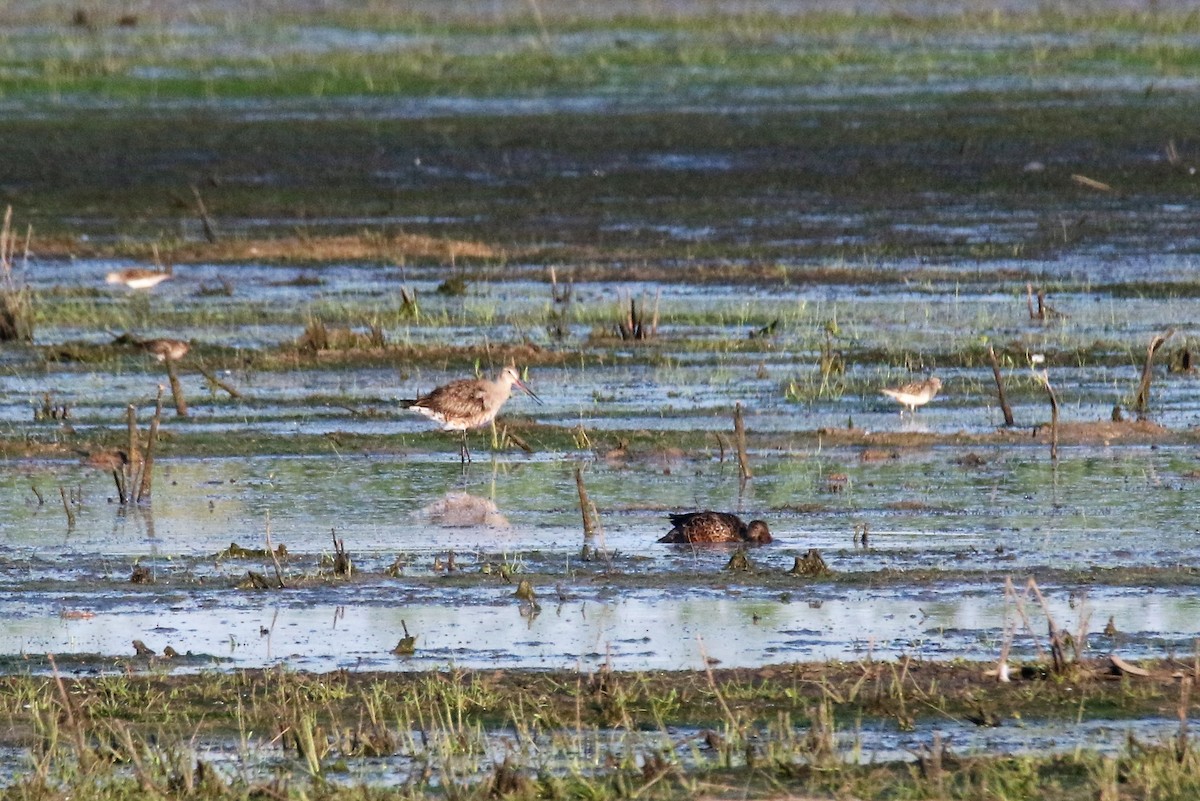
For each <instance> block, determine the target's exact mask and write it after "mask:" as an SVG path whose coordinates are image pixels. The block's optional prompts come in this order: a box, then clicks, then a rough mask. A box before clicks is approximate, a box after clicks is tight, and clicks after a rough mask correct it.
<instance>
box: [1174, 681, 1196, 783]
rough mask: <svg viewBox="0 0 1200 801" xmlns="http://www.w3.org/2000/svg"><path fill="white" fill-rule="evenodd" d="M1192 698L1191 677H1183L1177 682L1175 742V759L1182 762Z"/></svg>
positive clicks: (1186, 746) (1186, 742)
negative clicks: (1176, 735) (1177, 727)
mask: <svg viewBox="0 0 1200 801" xmlns="http://www.w3.org/2000/svg"><path fill="white" fill-rule="evenodd" d="M1191 698H1192V677H1191V676H1184V677H1183V678H1182V679H1181V680H1180V682H1179V708H1178V709H1177V711H1176V714H1177V715H1178V717H1179V736H1178V737H1177V738H1176V740H1175V758H1176V759H1177V760H1178V761H1179V762H1183V760H1184V758H1185V757H1186V756H1187V752H1188V707H1189V705H1190V704H1191Z"/></svg>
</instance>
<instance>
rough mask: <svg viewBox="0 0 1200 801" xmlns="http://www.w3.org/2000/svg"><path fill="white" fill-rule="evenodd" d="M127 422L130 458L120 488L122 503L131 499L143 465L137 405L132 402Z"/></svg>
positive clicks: (126, 411)
mask: <svg viewBox="0 0 1200 801" xmlns="http://www.w3.org/2000/svg"><path fill="white" fill-rule="evenodd" d="M125 424H126V427H127V428H128V429H129V450H128V451H126V453H128V455H129V460H128V461H127V462H126V463H125V475H124V476H123V478H124V480H123V481H122V482H120V483H121V486H120V488H119V492H120V496H121V498H120V500H121V505H122V506H123V505H125V504H127V503H129V501H130V495H131V494H132V493H133V488H134V486H135V485H136V484H137V476H138V471H139V470H140V469H141V466H142V449H141V445H140V443H139V438H138V425H137V407H136V406H134V405H133V404H132V403H131V404H129V405H128V406H126V407H125Z"/></svg>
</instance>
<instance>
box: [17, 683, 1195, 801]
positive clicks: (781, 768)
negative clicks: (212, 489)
mask: <svg viewBox="0 0 1200 801" xmlns="http://www.w3.org/2000/svg"><path fill="white" fill-rule="evenodd" d="M1158 667H1159V669H1160V672H1161V671H1162V669H1163V668H1169V667H1170V666H1158ZM978 676H979V668H978V667H976V666H972V665H935V664H927V663H911V662H908V661H904V662H902V663H877V662H862V663H853V664H843V663H825V664H807V665H801V664H798V665H793V666H786V667H779V668H768V669H762V670H757V671H718V672H716V673H710V674H705V673H690V672H684V673H655V674H649V673H609V672H604V671H602V672H600V673H597V674H592V675H582V674H559V673H541V674H524V673H497V672H490V671H489V672H467V671H456V670H451V671H445V672H440V673H416V674H400V675H372V674H359V673H347V672H342V673H337V674H326V675H309V674H297V673H291V672H288V671H282V670H271V671H239V672H235V673H228V674H223V673H204V674H200V675H198V676H191V677H185V676H179V677H171V676H167V675H163V674H149V675H147V674H122V675H114V676H109V677H102V678H94V679H71V678H57V677H53V678H52V677H21V676H9V677H6V678H4V679H3V680H2V681H0V683H2V684H3V686H4V690H5V691H4V693H3V694H2V696H0V697H2V698H3V701H0V716H3V717H4V718H6V719H7V720H8V722H9V728H8V737H9V738H17V739H19V740H23V741H24V742H25V743H27V745H26V747H27V748H28V750H29V753H30V759H31V769H30V770H29V771H28V773H27V774H25V775H24V776H23V777H21V778H19V779H17V780H15V781H11V782H6V785H7V786H6V789H5V790H4V791H3V796H2V797H4V798H12V799H16V798H22V799H42V798H47V799H49V798H54V797H60V796H59V795H58V794H59V793H72V794H74V793H79V792H85V791H86V792H87V793H88V795H89V796H90V797H94V798H100V799H117V798H125V797H129V796H130V795H135V794H137V793H143V794H144V793H146V792H154V793H157V794H166V795H170V796H172V797H173V796H175V795H181V796H185V797H193V798H205V799H226V798H250V797H256V796H257V795H258V794H259V793H261V792H262V791H263V789H264V788H265V787H267V786H268V784H267V783H268V782H269V781H270V779H268V778H267V777H266V776H265V775H263V773H262V772H260V771H258V770H256V769H255V763H256V760H258V759H261V758H262V755H263V754H270V755H271V758H272V760H273V761H275V763H276V765H275V767H274V768H273V770H272V772H273V773H275V776H276V779H275V782H278V779H279V778H280V777H289V778H288V780H287V783H286V784H285V785H283V786H280V785H279V784H277V783H274V784H273V787H274V788H275V789H274V790H273V791H272V793H271V795H272V797H288V798H292V797H295V798H300V797H309V798H311V797H318V798H330V799H352V798H354V799H357V798H415V797H428V796H430V795H432V796H434V797H439V796H440V797H447V798H484V797H493V798H494V797H506V798H508V797H511V798H530V797H535V796H536V797H540V798H580V797H588V798H601V799H606V798H623V797H629V796H630V795H638V796H647V797H652V798H661V799H676V798H690V797H694V796H695V794H696V793H697V792H709V793H712V792H716V793H720V792H722V788H729V789H733V788H735V787H736V788H738V794H739V797H748V798H760V797H778V795H779V793H780V792H789V793H804V794H813V795H817V796H819V797H827V796H828V797H833V796H835V795H836V796H837V797H844V795H845V794H846V793H852V794H853V795H854V796H855V797H870V798H926V797H931V796H936V797H942V798H980V797H1004V798H1013V799H1025V798H1029V799H1033V798H1040V797H1045V794H1047V793H1050V794H1053V795H1054V797H1056V798H1081V799H1082V798H1095V797H1110V796H1107V795H1105V794H1106V793H1110V792H1113V791H1114V790H1115V789H1116V788H1117V787H1118V784H1119V785H1120V787H1121V797H1122V798H1128V799H1143V798H1145V799H1162V800H1163V801H1165V800H1166V799H1175V798H1180V799H1182V798H1188V797H1190V796H1189V795H1188V794H1189V793H1194V792H1195V791H1196V787H1197V786H1196V778H1195V777H1196V772H1197V771H1196V767H1197V764H1196V763H1197V760H1200V755H1197V753H1196V752H1195V751H1194V750H1192V749H1191V748H1190V747H1187V746H1184V747H1183V748H1181V749H1180V750H1176V748H1175V747H1174V746H1172V745H1170V744H1145V743H1131V744H1130V746H1129V748H1128V750H1127V751H1126V752H1125V753H1123V754H1120V755H1117V756H1101V755H1099V754H1096V753H1094V752H1091V751H1089V750H1086V749H1081V750H1076V751H1075V752H1073V753H1064V754H1063V755H1045V754H1043V755H1030V756H1017V757H1009V756H978V757H974V756H962V755H957V754H954V753H952V752H951V751H949V750H947V749H945V747H944V745H942V744H940V743H939V742H938V741H933V742H930V743H929V744H928V746H927V748H926V749H925V750H924V751H923V753H921V754H919V755H918V757H919V758H918V759H917V760H916V761H915V762H883V763H878V764H855V761H854V760H853V759H849V757H850V755H851V753H852V750H853V746H851V747H849V749H847V748H846V747H843V746H839V745H838V743H837V741H836V739H835V735H836V734H837V733H838V732H845V731H847V730H852V729H853V728H854V727H856V726H861V725H863V724H865V723H873V725H884V726H889V727H895V726H900V727H901V728H903V727H906V726H911V725H912V724H913V723H914V722H915V721H917V720H925V719H933V720H935V721H943V722H945V721H950V720H956V719H957V720H961V719H962V717H964V716H972V715H978V714H980V710H987V714H989V715H993V716H998V717H1000V718H1003V717H1009V716H1018V717H1020V718H1021V719H1024V720H1027V721H1030V722H1032V721H1034V720H1045V719H1058V718H1061V719H1064V720H1075V719H1077V718H1078V717H1079V716H1080V714H1081V710H1086V714H1087V716H1088V718H1089V719H1095V718H1096V715H1097V713H1099V714H1100V715H1102V716H1104V717H1112V718H1114V719H1120V718H1122V717H1136V716H1139V715H1144V714H1147V713H1149V714H1154V713H1156V712H1157V711H1158V710H1160V709H1161V708H1162V706H1164V705H1166V706H1172V705H1174V703H1175V702H1176V701H1177V699H1178V690H1177V688H1176V687H1175V686H1174V682H1173V681H1172V680H1171V679H1169V678H1166V679H1160V680H1154V681H1151V680H1125V681H1120V682H1117V681H1107V680H1104V679H1096V678H1091V677H1089V676H1088V674H1086V673H1076V674H1075V675H1073V676H1071V677H1069V678H1067V679H1066V680H1059V679H1057V678H1054V677H1049V678H1038V677H1037V676H1038V674H1037V672H1036V671H1035V672H1033V673H1031V674H1029V677H1027V678H1024V679H1019V680H1018V681H1016V682H1014V683H1012V684H1008V685H1002V684H997V683H995V682H982V681H980V680H979V678H978ZM1139 682H1140V683H1139ZM613 727H618V728H619V729H621V730H624V731H625V732H626V734H625V735H623V736H622V735H620V734H619V732H618V733H616V742H618V743H620V742H622V741H624V744H623V745H621V746H618V749H619V750H612V751H609V752H608V755H607V758H606V759H603V760H601V759H598V758H597V757H596V756H590V757H589V756H588V755H587V754H586V753H585V752H584V751H583V750H582V749H584V748H585V747H596V746H594V745H593V746H589V745H588V744H590V743H594V742H599V743H603V742H604V740H603V739H599V735H600V734H601V732H603V731H606V730H609V729H612V728H613ZM674 727H690V728H693V729H696V730H699V731H700V732H701V733H700V734H699V735H697V736H696V737H695V738H690V739H691V740H692V744H691V745H690V746H688V745H687V742H688V740H686V739H685V740H683V741H681V740H680V739H679V737H678V736H677V735H676V736H672V735H671V734H669V730H670V729H673V728H674ZM639 729H640V730H641V731H642V732H643V733H642V734H636V733H635V732H637V731H638V730H639ZM496 731H515V732H517V733H518V735H519V737H520V739H521V740H522V741H524V742H526V743H532V742H534V740H535V738H545V740H544V741H548V742H551V743H553V744H554V745H553V748H552V751H547V752H545V753H542V750H541V749H532V750H529V749H515V750H510V752H509V754H508V756H507V757H506V758H505V759H504V760H503V765H504V767H503V768H501V767H499V765H500V762H501V760H499V759H498V758H495V757H492V756H487V755H486V753H487V752H486V749H487V748H488V737H489V733H491V732H496ZM196 741H205V742H212V741H218V742H226V743H229V744H230V745H231V746H232V747H234V748H236V749H238V750H239V752H240V753H241V754H242V759H243V760H244V761H243V766H242V769H241V770H239V771H238V772H237V773H236V774H235V775H234V776H233V777H232V778H231V777H230V774H229V772H228V771H227V769H224V768H222V769H219V770H216V771H214V770H213V768H212V766H211V765H208V764H206V759H205V758H204V757H203V756H199V755H197V754H196V753H195V751H194V747H193V746H192V745H191V744H190V743H192V742H196ZM268 742H270V743H273V744H275V745H276V746H277V747H278V748H279V749H280V750H279V751H278V752H276V751H275V749H273V748H270V747H269V746H268V745H267V743H268ZM680 746H682V747H680ZM600 747H601V748H602V749H604V748H605V746H600ZM609 747H611V746H609ZM264 749H265V750H264ZM379 758H383V759H392V760H395V761H396V762H397V765H398V766H399V771H400V773H399V775H400V777H404V776H405V775H407V778H400V779H399V782H398V783H393V784H391V785H390V786H387V785H377V786H375V787H372V788H368V787H366V786H363V785H360V784H359V783H358V782H357V781H356V780H354V779H349V780H347V779H345V778H341V777H340V776H339V774H341V773H344V772H346V771H348V770H350V769H351V766H352V765H356V764H358V763H360V762H361V761H362V760H364V759H379ZM405 766H407V767H405ZM421 766H425V767H424V769H422V767H421ZM351 775H353V774H351ZM256 776H259V777H261V778H256ZM306 776H307V777H308V778H304V777H306ZM435 777H436V778H435ZM501 782H503V784H501ZM1112 797H1115V796H1112Z"/></svg>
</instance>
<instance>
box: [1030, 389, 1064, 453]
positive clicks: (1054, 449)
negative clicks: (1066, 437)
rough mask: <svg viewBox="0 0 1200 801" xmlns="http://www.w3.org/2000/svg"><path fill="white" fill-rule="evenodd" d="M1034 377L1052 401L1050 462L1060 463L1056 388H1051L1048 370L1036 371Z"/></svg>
mask: <svg viewBox="0 0 1200 801" xmlns="http://www.w3.org/2000/svg"><path fill="white" fill-rule="evenodd" d="M1033 374H1034V376H1035V377H1036V378H1037V380H1038V381H1040V382H1041V384H1042V387H1043V388H1044V389H1045V390H1046V396H1047V397H1048V398H1049V399H1050V461H1052V462H1057V461H1058V396H1057V395H1056V394H1054V387H1052V386H1050V373H1049V371H1047V370H1043V371H1042V372H1040V373H1039V372H1037V371H1036V370H1034V372H1033Z"/></svg>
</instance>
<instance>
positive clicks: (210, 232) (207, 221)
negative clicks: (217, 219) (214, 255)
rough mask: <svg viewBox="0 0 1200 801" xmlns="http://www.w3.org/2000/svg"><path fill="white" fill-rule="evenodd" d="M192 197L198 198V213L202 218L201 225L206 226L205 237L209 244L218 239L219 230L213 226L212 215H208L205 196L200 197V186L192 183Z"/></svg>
mask: <svg viewBox="0 0 1200 801" xmlns="http://www.w3.org/2000/svg"><path fill="white" fill-rule="evenodd" d="M192 197H194V198H195V199H196V215H197V216H198V217H199V218H200V225H201V226H202V227H203V228H204V238H205V239H207V240H208V242H209V244H213V243H215V242H216V241H217V230H216V228H215V227H214V226H213V221H212V217H210V216H208V207H207V206H205V205H204V198H202V197H200V188H199V187H198V186H196V185H195V184H192Z"/></svg>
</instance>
